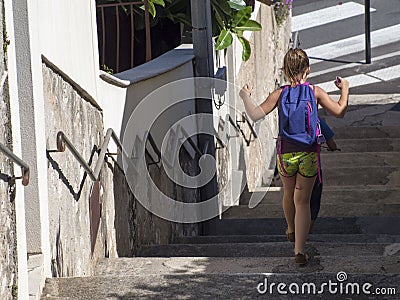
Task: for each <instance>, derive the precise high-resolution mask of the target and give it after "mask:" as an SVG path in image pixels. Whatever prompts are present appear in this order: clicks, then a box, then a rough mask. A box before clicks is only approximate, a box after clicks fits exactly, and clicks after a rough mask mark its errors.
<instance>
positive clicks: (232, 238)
mask: <svg viewBox="0 0 400 300" xmlns="http://www.w3.org/2000/svg"><path fill="white" fill-rule="evenodd" d="M308 240H309V241H319V242H329V241H330V242H336V241H337V242H354V243H369V242H380V243H400V234H399V235H388V234H310V235H309V236H308ZM258 242H286V236H285V235H284V234H280V235H278V234H277V235H227V236H217V235H209V236H193V237H180V238H175V239H174V241H173V243H174V244H194V243H196V244H212V243H258Z"/></svg>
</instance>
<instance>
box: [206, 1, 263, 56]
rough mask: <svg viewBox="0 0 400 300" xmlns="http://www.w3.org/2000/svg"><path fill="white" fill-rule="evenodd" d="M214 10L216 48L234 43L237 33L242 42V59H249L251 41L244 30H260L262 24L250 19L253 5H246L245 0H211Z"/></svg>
mask: <svg viewBox="0 0 400 300" xmlns="http://www.w3.org/2000/svg"><path fill="white" fill-rule="evenodd" d="M211 6H212V10H213V24H214V28H213V31H214V34H215V36H217V41H216V44H215V49H216V50H223V49H226V48H228V47H229V46H230V45H232V42H233V36H234V35H235V36H236V38H237V39H238V40H239V42H240V43H241V44H242V60H243V61H247V60H248V59H249V58H250V55H251V46H250V43H249V41H248V40H247V39H246V38H244V36H243V32H244V31H259V30H261V24H260V23H258V22H257V21H254V20H250V17H251V13H252V7H251V6H246V3H245V2H244V1H243V0H230V1H227V0H211Z"/></svg>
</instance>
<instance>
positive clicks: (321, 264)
mask: <svg viewBox="0 0 400 300" xmlns="http://www.w3.org/2000/svg"><path fill="white" fill-rule="evenodd" d="M293 260H294V259H293V256H289V257H268V258H265V257H135V258H116V259H106V260H105V261H104V262H103V263H101V264H99V265H98V266H97V269H96V276H121V277H122V276H138V275H170V274H238V273H241V274H251V273H263V272H265V273H297V274H298V275H300V274H303V271H304V270H302V268H301V269H299V268H297V267H296V266H295V264H294V263H293ZM332 262H335V263H332ZM316 267H318V268H317V269H316ZM307 268H308V270H309V271H311V270H312V269H315V271H319V272H324V273H334V274H336V273H338V272H340V271H342V272H346V273H355V272H357V273H359V274H361V273H375V274H392V273H396V272H398V271H400V259H399V257H398V256H383V257H381V256H358V255H357V256H314V257H312V258H311V261H310V266H307ZM332 279H333V278H332Z"/></svg>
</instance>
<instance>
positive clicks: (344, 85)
mask: <svg viewBox="0 0 400 300" xmlns="http://www.w3.org/2000/svg"><path fill="white" fill-rule="evenodd" d="M335 85H336V87H337V88H338V89H339V90H342V89H348V88H349V82H348V81H347V80H346V79H344V78H342V77H339V76H337V77H336V80H335Z"/></svg>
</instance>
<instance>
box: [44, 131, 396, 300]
mask: <svg viewBox="0 0 400 300" xmlns="http://www.w3.org/2000/svg"><path fill="white" fill-rule="evenodd" d="M335 132H336V142H337V144H338V147H339V148H341V149H342V151H341V152H334V153H328V152H324V153H323V154H322V161H323V172H324V192H323V197H322V206H321V211H320V214H319V218H318V219H317V221H316V223H315V225H314V229H313V233H312V234H311V235H310V236H309V241H308V244H307V251H308V252H309V253H310V254H311V256H312V259H311V260H310V263H309V264H308V266H306V267H302V268H299V267H296V266H295V264H294V258H293V244H290V243H289V242H287V241H286V238H285V236H284V235H283V233H284V229H285V227H286V225H285V221H284V218H283V212H282V207H281V199H282V190H281V188H279V187H275V188H273V189H271V191H270V192H268V193H267V194H266V196H265V197H264V198H263V200H262V201H261V203H260V204H259V205H258V206H257V207H255V208H253V209H250V208H248V206H247V204H248V201H249V194H248V193H247V194H246V193H244V194H243V195H242V197H241V199H240V205H239V206H237V207H232V208H231V209H229V210H228V211H227V212H225V213H224V215H223V219H222V220H218V221H217V225H216V229H215V230H216V231H215V232H214V233H213V235H212V236H199V237H184V238H179V239H176V240H175V241H173V243H172V244H169V245H158V246H143V247H141V249H140V250H139V253H138V254H139V255H138V256H140V257H135V258H118V259H107V260H105V261H104V262H102V263H101V264H100V265H99V266H98V268H97V273H96V275H95V276H93V277H84V278H57V279H55V278H53V279H49V280H47V284H46V287H45V290H44V292H43V296H42V297H43V299H137V298H146V299H253V298H256V297H258V296H264V297H268V298H270V299H289V298H290V299H292V298H294V299H314V298H318V299H398V297H399V296H398V294H399V293H400V159H399V157H400V127H397V126H386V127H342V128H336V129H335ZM346 276H347V279H345V277H346ZM329 281H331V282H333V283H337V284H338V285H337V286H333V287H332V291H334V289H335V287H336V288H337V291H336V293H333V292H332V293H331V292H329V290H328V288H329V286H327V284H328V283H329ZM272 283H273V284H275V285H273V284H272ZM279 283H284V284H286V286H285V287H283V289H284V290H285V291H286V292H288V293H287V294H285V295H284V294H280V293H279V292H278V288H277V286H278V284H279ZM303 283H314V284H315V285H316V289H317V291H319V290H320V289H321V286H322V287H324V292H323V293H321V294H318V295H312V294H311V295H310V294H309V293H307V290H306V291H305V292H304V293H302V292H301V289H302V284H303ZM340 283H341V284H342V289H341V288H340V285H339V284H340ZM348 283H351V284H353V283H357V284H358V286H359V287H360V291H359V292H360V295H356V294H355V293H354V292H352V291H353V290H352V286H353V287H354V288H355V285H352V286H346V284H348ZM367 283H370V284H371V285H372V287H369V288H368V287H367V291H370V292H371V294H370V295H366V294H363V291H362V287H363V284H364V285H365V284H367ZM290 284H292V285H291V286H292V288H293V289H294V290H295V289H296V286H298V287H299V288H300V294H297V295H293V294H291V292H290V289H289V288H288V287H289V285H290ZM266 286H268V287H269V289H266V288H265V287H266ZM257 287H258V289H257ZM346 287H347V288H348V290H347V294H346ZM281 288H282V286H281ZM375 288H385V290H382V289H381V290H379V291H382V292H385V293H386V294H389V293H393V290H390V288H396V293H397V295H395V296H393V295H392V296H390V295H385V296H378V295H376V294H372V293H374V292H375V291H376V290H375ZM271 291H272V294H271ZM355 291H356V290H355ZM262 292H266V294H265V295H261V294H260V293H262ZM396 297H397V298H396Z"/></svg>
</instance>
